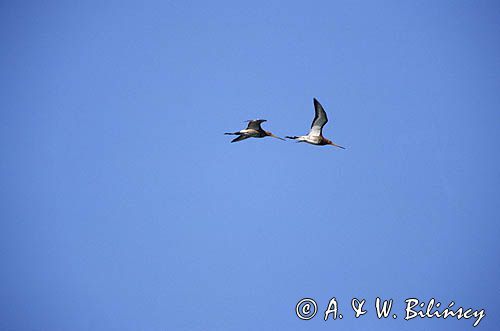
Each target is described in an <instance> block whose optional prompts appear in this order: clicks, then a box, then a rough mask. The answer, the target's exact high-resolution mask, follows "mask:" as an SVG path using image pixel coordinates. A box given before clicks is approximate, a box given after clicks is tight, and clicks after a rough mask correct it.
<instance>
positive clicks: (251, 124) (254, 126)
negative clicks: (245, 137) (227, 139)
mask: <svg viewBox="0 0 500 331" xmlns="http://www.w3.org/2000/svg"><path fill="white" fill-rule="evenodd" d="M247 122H248V126H247V129H251V130H257V131H262V128H261V127H260V123H263V122H266V120H248V121H247Z"/></svg>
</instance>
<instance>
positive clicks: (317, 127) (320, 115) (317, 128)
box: [309, 98, 328, 136]
mask: <svg viewBox="0 0 500 331" xmlns="http://www.w3.org/2000/svg"><path fill="white" fill-rule="evenodd" d="M313 100H314V113H315V115H314V119H313V121H312V124H311V130H310V131H309V135H310V136H321V135H322V132H323V127H324V126H325V124H326V123H327V122H328V117H327V116H326V112H325V110H324V109H323V106H321V104H320V103H319V101H318V100H316V98H314V99H313Z"/></svg>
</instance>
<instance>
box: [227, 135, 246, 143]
mask: <svg viewBox="0 0 500 331" xmlns="http://www.w3.org/2000/svg"><path fill="white" fill-rule="evenodd" d="M247 138H250V136H247V135H246V134H242V135H239V136H238V137H236V138H234V139H233V140H231V142H232V143H236V142H238V141H242V140H245V139H247Z"/></svg>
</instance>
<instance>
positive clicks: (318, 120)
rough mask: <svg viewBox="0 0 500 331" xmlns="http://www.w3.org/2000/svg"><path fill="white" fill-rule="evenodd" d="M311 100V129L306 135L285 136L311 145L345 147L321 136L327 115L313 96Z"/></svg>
mask: <svg viewBox="0 0 500 331" xmlns="http://www.w3.org/2000/svg"><path fill="white" fill-rule="evenodd" d="M313 101H314V112H315V116H314V119H313V121H312V124H311V130H309V133H308V134H307V135H306V136H286V138H288V139H293V140H295V141H297V142H306V143H309V144H312V145H319V146H324V145H332V146H335V147H339V148H342V149H345V147H342V146H339V145H337V144H335V143H333V142H332V141H331V140H328V139H326V138H325V137H323V127H324V126H325V124H326V123H327V122H328V117H327V116H326V112H325V110H324V109H323V106H321V104H320V103H319V101H318V100H316V98H314V99H313Z"/></svg>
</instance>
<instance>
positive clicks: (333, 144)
mask: <svg viewBox="0 0 500 331" xmlns="http://www.w3.org/2000/svg"><path fill="white" fill-rule="evenodd" d="M330 145H332V146H335V147H338V148H342V149H345V147H342V146H340V145H337V144H336V143H333V142H332V143H331V144H330Z"/></svg>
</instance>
